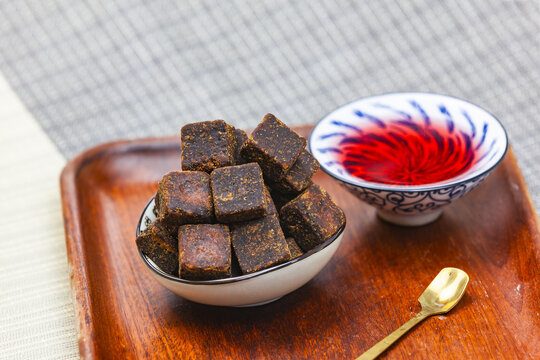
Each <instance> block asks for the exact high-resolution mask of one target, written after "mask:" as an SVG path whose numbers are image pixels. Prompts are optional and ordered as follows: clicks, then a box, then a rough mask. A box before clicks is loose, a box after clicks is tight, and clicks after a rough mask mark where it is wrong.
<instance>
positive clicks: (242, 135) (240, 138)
mask: <svg viewBox="0 0 540 360" xmlns="http://www.w3.org/2000/svg"><path fill="white" fill-rule="evenodd" d="M234 134H235V136H236V144H235V150H234V163H235V164H237V165H239V164H244V163H245V162H246V161H244V159H243V158H242V155H241V154H240V150H242V146H243V145H244V143H245V142H246V140H247V139H248V136H247V134H246V132H245V131H244V130H241V129H234Z"/></svg>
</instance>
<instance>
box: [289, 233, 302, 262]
mask: <svg viewBox="0 0 540 360" xmlns="http://www.w3.org/2000/svg"><path fill="white" fill-rule="evenodd" d="M285 241H287V245H288V246H289V251H290V253H291V260H292V259H296V258H297V257H299V256H302V255H304V252H303V251H302V249H300V247H299V246H298V244H297V243H296V241H294V239H293V238H292V237H288V238H285Z"/></svg>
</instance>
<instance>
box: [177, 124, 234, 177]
mask: <svg viewBox="0 0 540 360" xmlns="http://www.w3.org/2000/svg"><path fill="white" fill-rule="evenodd" d="M181 140H182V156H181V158H182V170H193V171H204V172H207V173H211V172H212V170H214V169H216V168H219V167H223V166H230V165H234V155H235V154H234V152H235V148H236V135H235V133H234V127H233V126H231V125H229V124H227V123H226V122H225V121H223V120H213V121H203V122H198V123H191V124H187V125H184V126H183V127H182V130H181Z"/></svg>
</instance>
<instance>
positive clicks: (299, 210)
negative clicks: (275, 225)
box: [280, 184, 345, 251]
mask: <svg viewBox="0 0 540 360" xmlns="http://www.w3.org/2000/svg"><path fill="white" fill-rule="evenodd" d="M280 218H281V224H282V226H283V230H284V231H285V233H286V234H287V235H289V236H292V237H293V238H294V239H295V240H296V242H297V243H298V245H299V246H300V247H301V248H302V250H304V251H309V250H311V249H313V248H314V247H315V246H317V245H319V244H321V243H323V242H324V241H325V240H327V239H329V238H330V237H331V236H332V235H334V234H335V233H336V232H337V231H338V230H339V228H340V227H341V226H343V224H344V223H345V214H344V213H343V210H341V209H340V208H339V207H338V206H337V205H336V204H335V203H334V201H333V200H332V199H331V198H330V196H329V195H328V193H327V192H326V191H324V190H323V189H322V188H321V187H320V186H318V185H315V184H313V185H311V186H310V187H308V188H307V189H306V190H305V191H304V192H303V193H302V194H300V195H299V196H297V197H296V198H294V199H293V200H291V201H289V202H288V203H287V204H285V205H284V206H283V207H282V208H281V210H280Z"/></svg>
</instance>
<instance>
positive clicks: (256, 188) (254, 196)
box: [210, 163, 266, 223]
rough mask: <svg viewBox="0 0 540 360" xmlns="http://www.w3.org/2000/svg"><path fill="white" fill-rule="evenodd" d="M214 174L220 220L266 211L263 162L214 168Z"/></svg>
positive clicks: (256, 215)
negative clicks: (261, 164)
mask: <svg viewBox="0 0 540 360" xmlns="http://www.w3.org/2000/svg"><path fill="white" fill-rule="evenodd" d="M210 177H211V184H212V195H213V199H214V210H215V214H216V218H217V220H218V221H219V222H222V223H232V222H240V221H247V220H252V219H257V218H260V217H263V216H265V215H266V195H265V187H264V181H263V177H262V172H261V168H260V167H259V165H257V164H256V163H250V164H244V165H236V166H228V167H223V168H219V169H216V170H214V171H213V172H212V174H211V175H210Z"/></svg>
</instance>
